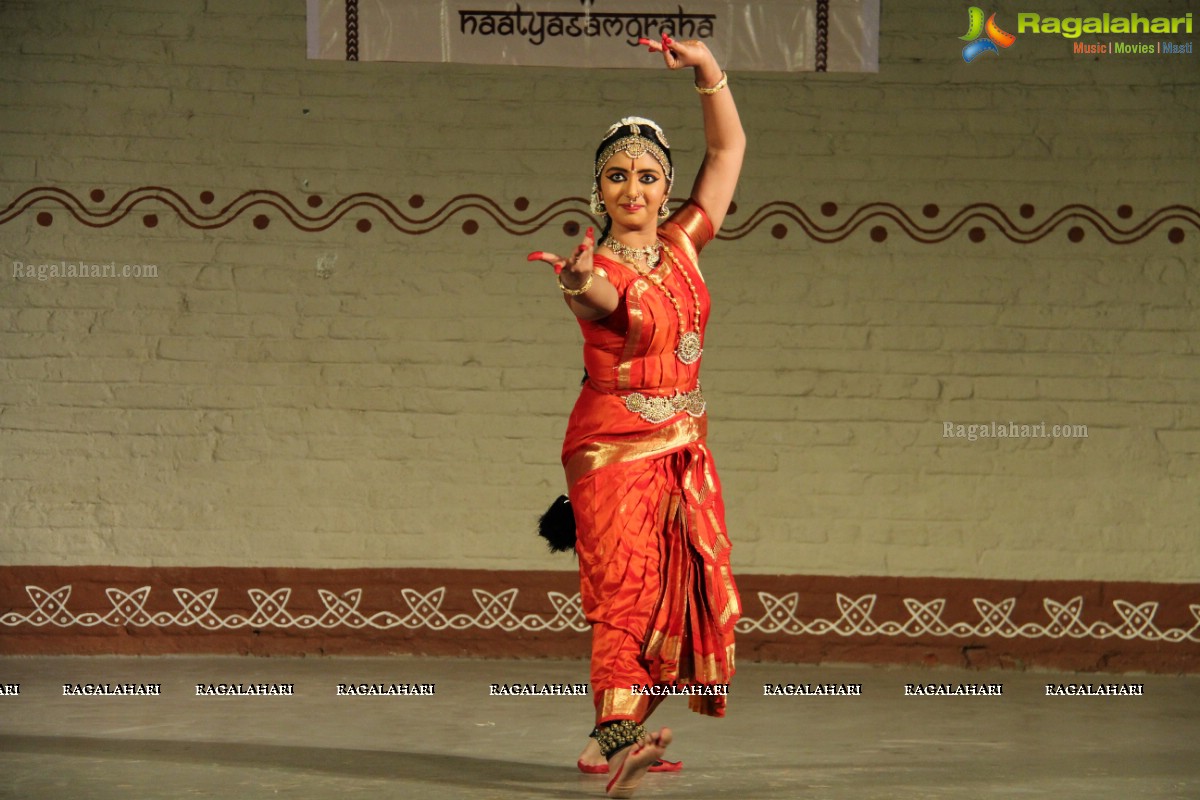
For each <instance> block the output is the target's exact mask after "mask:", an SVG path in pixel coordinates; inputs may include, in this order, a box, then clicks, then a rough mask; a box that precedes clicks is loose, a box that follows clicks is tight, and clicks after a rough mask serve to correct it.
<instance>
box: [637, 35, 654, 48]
mask: <svg viewBox="0 0 1200 800" xmlns="http://www.w3.org/2000/svg"><path fill="white" fill-rule="evenodd" d="M638 44H640V45H643V46H645V47H650V44H651V43H650V40H649V39H647V38H646V37H645V36H639V37H638Z"/></svg>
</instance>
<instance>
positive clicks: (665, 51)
mask: <svg viewBox="0 0 1200 800" xmlns="http://www.w3.org/2000/svg"><path fill="white" fill-rule="evenodd" d="M640 41H641V43H642V44H644V45H645V46H646V47H648V48H649V49H650V50H651V51H652V52H657V53H662V55H663V60H664V62H666V65H667V67H668V68H669V69H682V68H684V67H691V68H692V71H693V73H694V75H695V79H696V81H695V82H696V91H697V92H698V93H699V94H700V107H701V109H702V110H703V112H704V145H705V149H704V162H703V163H702V164H701V165H700V171H699V172H698V173H697V174H696V181H695V183H694V184H692V194H691V198H692V200H694V201H695V202H696V203H697V204H698V205H699V206H700V207H701V208H702V209H704V211H705V213H706V214H708V218H709V220H710V221H711V222H712V225H713V230H714V231H716V230H719V229H720V227H721V223H722V222H724V220H725V214H726V212H728V211H729V203H730V202H731V201H732V200H733V191H734V189H736V188H737V182H738V175H740V174H741V171H742V158H743V157H744V156H745V153H746V134H745V132H744V131H743V130H742V121H741V119H740V118H739V117H738V110H737V104H735V103H734V102H733V92H732V91H731V90H730V89H729V79H728V77H727V76H726V75H725V73H724V72H722V71H721V67H720V66H719V65H718V64H717V60H716V58H715V57H714V56H713V54H712V52H711V51H709V49H708V47H707V46H706V45H705V44H704V42H698V41H688V42H677V41H675V40H674V39H671V38H670V37H667V36H664V37H663V39H662V41H661V42H655V41H651V40H649V39H642V40H640Z"/></svg>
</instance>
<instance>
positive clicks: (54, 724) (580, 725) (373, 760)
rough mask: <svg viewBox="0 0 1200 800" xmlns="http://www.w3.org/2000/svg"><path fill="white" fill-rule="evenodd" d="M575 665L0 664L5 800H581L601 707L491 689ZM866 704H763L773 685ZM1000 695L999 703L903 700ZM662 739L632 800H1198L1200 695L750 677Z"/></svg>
mask: <svg viewBox="0 0 1200 800" xmlns="http://www.w3.org/2000/svg"><path fill="white" fill-rule="evenodd" d="M586 674H587V673H586V664H584V663H583V662H576V661H482V660H457V659H414V658H391V659H382V658H380V659H349V658H308V659H303V658H302V659H283V658H270V659H258V658H237V657H219V658H218V657H211V658H204V657H175V658H142V659H137V658H16V657H4V658H0V684H11V683H20V685H21V688H20V692H21V693H20V696H16V697H13V696H6V697H0V796H3V797H6V798H7V797H11V798H22V799H23V800H37V799H40V798H53V799H54V800H59V799H60V798H63V799H65V798H84V799H85V800H106V799H107V798H121V799H122V800H137V799H139V798H192V797H219V798H264V797H270V798H321V799H322V800H325V799H326V798H340V797H372V798H471V799H475V798H511V797H533V798H542V797H545V798H588V797H600V796H602V795H603V790H604V783H605V780H604V779H603V778H601V777H597V776H585V775H582V774H580V773H579V772H578V771H577V770H576V769H575V766H574V762H575V757H576V755H577V753H578V751H579V750H580V748H581V747H582V745H583V743H584V741H585V738H584V737H585V735H586V733H587V731H588V730H589V729H590V726H591V701H590V698H587V697H523V698H522V697H516V698H508V697H491V696H489V695H488V688H489V685H490V684H492V683H514V682H519V683H539V684H541V683H575V682H579V681H586ZM1097 681H1104V682H1120V683H1141V684H1144V686H1145V696H1142V697H1046V696H1045V685H1046V684H1047V683H1064V682H1097ZM117 682H121V683H125V682H138V683H161V684H162V692H163V693H162V696H160V697H124V698H122V697H107V698H97V697H64V696H63V684H65V683H72V684H76V683H117ZM214 682H225V683H258V682H273V683H293V684H295V687H296V695H295V696H294V697H238V698H234V697H219V698H210V697H197V696H196V688H195V685H196V684H197V683H214ZM349 682H354V683H360V682H368V683H435V684H436V690H435V691H436V694H435V695H434V696H432V697H392V698H387V697H338V696H336V686H337V684H338V683H349ZM818 682H819V683H831V682H836V683H852V684H861V685H862V687H863V689H862V692H863V694H862V696H861V697H765V696H763V684H764V683H818ZM910 682H920V683H923V684H928V683H930V682H936V683H939V684H945V683H949V684H958V683H972V684H977V683H1002V684H1003V686H1004V694H1003V696H1002V697H961V696H960V697H936V696H934V697H911V696H910V697H906V696H905V695H904V685H905V684H906V683H910ZM654 722H655V725H658V724H666V725H669V726H671V727H672V728H673V729H674V731H675V735H676V743H675V745H673V746H672V748H671V751H670V757H673V758H676V759H683V761H684V763H685V767H684V771H683V772H682V773H679V774H675V775H650V776H648V777H647V779H646V780H645V781H644V782H643V784H642V788H641V790H640V791H639V795H638V796H639V797H653V798H688V800H696V799H697V798H738V799H740V798H806V799H811V800H841V799H842V798H853V799H854V800H871V799H872V798H881V799H883V798H886V799H887V800H905V799H906V798H914V799H915V798H920V800H931V799H932V798H955V800H960V799H961V798H1004V799H1005V800H1013V798H1029V797H1037V798H1055V799H1056V800H1064V799H1066V798H1113V800H1117V799H1118V798H1119V800H1131V799H1139V800H1140V799H1141V798H1188V800H1194V799H1195V798H1200V744H1197V742H1198V741H1200V678H1195V677H1192V678H1180V677H1160V676H1129V675H1126V676H1094V675H1093V676H1078V675H1064V674H1058V673H1013V672H982V673H981V672H959V671H950V670H920V669H882V668H869V667H822V668H814V667H800V666H791V665H782V664H765V665H764V664H745V665H742V666H741V667H740V670H739V673H738V677H737V680H736V682H735V684H734V687H733V691H732V693H731V697H730V711H729V715H728V717H727V718H725V719H724V720H712V719H705V718H701V717H699V716H697V715H695V714H691V713H689V712H688V711H687V710H686V703H685V702H683V700H682V699H674V700H671V701H668V702H667V703H666V704H664V707H663V708H662V709H661V710H660V712H659V714H657V715H656V716H655V720H654Z"/></svg>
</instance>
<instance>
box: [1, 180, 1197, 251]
mask: <svg viewBox="0 0 1200 800" xmlns="http://www.w3.org/2000/svg"><path fill="white" fill-rule="evenodd" d="M108 196H109V193H108V192H106V191H105V190H103V189H92V190H91V191H90V192H88V194H87V197H86V198H81V197H79V196H77V195H76V194H74V193H73V192H71V191H69V190H67V189H62V188H59V187H55V186H37V187H34V188H32V189H28V190H26V191H24V192H22V193H21V194H20V195H18V196H17V197H16V198H15V199H14V200H12V201H11V202H10V203H9V204H8V205H7V206H5V207H4V208H3V209H0V225H6V224H9V223H13V222H14V221H16V220H17V219H19V218H20V217H21V216H22V215H24V214H25V213H27V212H30V213H34V221H35V223H36V224H37V225H39V226H41V227H50V226H52V225H54V224H55V222H56V221H57V219H56V214H58V213H60V212H61V213H62V214H65V215H66V217H68V218H70V219H73V220H74V221H76V222H78V223H80V224H83V225H86V226H88V227H90V228H109V227H112V226H114V225H117V224H119V223H122V222H125V221H126V220H129V219H130V218H134V219H138V218H140V221H141V223H142V225H143V226H145V227H147V228H154V227H157V225H158V224H159V215H160V214H162V213H164V212H165V213H169V214H171V215H173V216H174V217H175V218H177V219H178V220H179V221H180V222H181V223H183V224H184V225H187V226H189V227H191V228H194V229H196V230H205V231H207V230H219V229H222V228H226V227H229V226H231V225H233V224H234V223H236V222H238V221H239V220H241V219H242V218H243V217H245V218H247V219H248V221H249V222H250V224H251V225H252V226H253V227H254V228H255V229H258V230H266V229H267V228H269V227H270V226H271V225H272V224H274V223H276V222H281V223H282V224H285V225H288V226H290V227H291V228H292V229H294V230H298V231H302V232H305V233H320V232H323V231H326V230H329V229H330V228H332V227H333V226H334V225H337V224H339V223H344V224H353V225H354V227H355V229H356V230H358V231H359V232H361V233H367V232H369V231H371V230H373V229H374V228H375V226H376V224H382V225H383V226H384V227H385V228H390V229H392V230H394V231H396V232H398V233H402V234H405V235H409V236H419V235H423V234H427V233H432V232H434V231H437V230H439V229H441V228H443V227H446V226H451V225H454V224H458V225H459V226H460V228H461V231H462V232H463V233H464V234H466V235H468V236H471V235H474V234H475V233H478V232H479V230H480V226H481V221H488V222H490V223H491V224H494V225H496V226H497V227H499V228H500V229H501V230H503V231H504V232H505V233H508V234H511V235H513V236H528V235H531V234H534V233H537V232H538V231H541V230H542V229H543V228H545V227H546V226H548V225H551V224H556V223H557V224H561V225H562V229H563V232H564V233H566V234H567V235H569V236H574V235H576V234H578V233H579V231H580V230H581V228H582V226H584V225H592V224H595V220H594V218H593V217H592V216H591V215H590V214H589V213H588V210H587V200H586V199H585V198H582V197H564V198H560V199H558V200H554V201H551V202H550V203H548V204H546V205H545V206H544V207H543V208H542V209H541V210H536V211H532V210H531V204H530V201H529V199H528V198H525V197H517V198H514V199H513V200H512V201H510V202H501V201H500V200H497V199H495V198H492V197H489V196H487V195H484V194H460V195H456V196H454V197H451V198H450V199H448V200H446V201H445V202H443V203H442V204H441V205H440V206H438V207H436V208H434V209H433V210H432V211H430V212H428V213H425V212H424V211H423V209H424V208H425V206H426V204H427V201H426V198H425V197H424V196H422V195H420V194H413V195H411V196H409V197H408V199H407V200H406V201H404V202H402V203H398V202H396V201H393V200H390V199H388V198H386V197H384V196H382V195H379V194H375V193H372V192H358V193H355V194H350V195H346V196H345V197H341V198H337V199H327V198H325V197H323V196H321V195H319V194H309V195H306V196H305V197H304V200H303V202H301V203H296V202H293V201H292V200H291V199H290V198H288V197H287V196H285V195H283V194H282V193H280V192H277V191H274V190H269V189H252V190H248V191H245V192H242V193H241V194H239V195H237V196H236V197H234V198H233V199H232V200H229V201H228V202H225V203H224V204H223V205H218V204H217V201H216V195H215V193H213V192H211V191H202V192H200V193H199V196H198V197H197V198H195V200H194V201H193V200H190V199H188V197H187V196H185V195H184V194H182V193H180V192H178V191H176V190H174V189H170V188H167V187H164V186H141V187H138V188H136V189H130V190H128V191H126V192H124V193H123V194H121V195H119V196H118V197H117V198H116V199H115V200H113V201H111V202H107V201H108ZM1133 217H1134V209H1133V207H1132V206H1131V205H1129V204H1123V205H1120V206H1118V207H1117V208H1116V211H1115V218H1110V217H1109V216H1108V215H1107V214H1106V213H1105V212H1103V211H1100V210H1099V209H1097V208H1094V207H1092V206H1089V205H1084V204H1081V203H1071V204H1068V205H1065V206H1062V207H1060V208H1056V209H1053V210H1051V211H1049V212H1048V213H1042V214H1040V215H1039V213H1038V211H1037V209H1036V208H1035V206H1033V205H1032V204H1030V203H1025V204H1022V205H1021V206H1019V207H1018V208H1017V209H1016V211H1015V212H1012V213H1010V212H1009V211H1006V210H1004V209H1002V208H1000V207H999V206H997V205H995V204H994V203H972V204H970V205H967V206H963V207H961V208H958V209H957V210H956V211H953V212H943V210H942V208H941V207H940V206H939V205H937V204H935V203H928V204H926V205H924V206H922V207H921V209H920V211H919V212H918V213H912V212H910V211H906V210H905V209H904V208H902V207H900V206H898V205H896V204H895V203H887V202H873V203H865V204H863V205H860V206H858V207H853V208H842V207H840V206H839V205H838V204H837V203H833V202H825V203H821V204H820V205H819V206H818V207H817V208H816V209H815V210H812V211H809V210H806V209H805V207H804V206H801V205H798V204H796V203H792V202H788V201H783V200H775V201H771V202H768V203H764V204H762V205H760V206H759V207H758V208H756V209H754V210H752V211H749V212H748V213H745V214H742V213H741V209H739V208H738V207H737V205H736V204H734V205H732V206H731V207H730V215H729V217H727V221H726V224H725V227H723V228H722V229H721V231H720V232H719V233H718V238H720V239H743V238H745V237H747V236H750V235H751V234H754V233H756V232H760V231H761V232H765V233H768V234H769V235H771V236H772V237H774V238H776V239H784V238H787V237H788V236H790V235H792V234H793V233H797V234H799V235H801V236H804V237H806V238H808V239H809V240H811V241H813V242H816V243H819V244H837V243H839V242H843V241H845V240H847V239H849V238H850V237H851V236H855V235H857V234H865V235H867V236H869V238H870V239H871V240H872V241H874V242H877V243H882V242H885V241H887V240H888V239H889V238H890V237H891V236H892V235H893V234H897V235H900V236H903V237H906V238H907V239H909V240H911V241H913V242H917V243H920V244H930V245H933V244H941V243H944V242H947V241H950V240H952V239H957V238H958V237H961V236H964V235H965V236H966V237H967V239H969V240H970V241H972V242H975V243H979V242H983V241H985V240H987V239H988V237H989V236H991V235H992V234H998V235H999V236H1001V237H1003V238H1004V239H1006V240H1008V241H1009V242H1012V243H1014V244H1033V243H1035V242H1040V241H1043V240H1045V239H1047V238H1049V237H1051V236H1052V235H1057V234H1059V233H1063V234H1065V236H1066V238H1067V239H1068V240H1069V241H1071V242H1075V243H1078V242H1081V241H1083V240H1084V239H1086V238H1087V237H1088V235H1089V232H1090V233H1092V234H1096V235H1099V236H1100V238H1102V239H1103V240H1104V241H1106V242H1108V243H1109V244H1114V245H1126V244H1134V243H1136V242H1140V241H1142V240H1144V239H1146V238H1147V237H1149V236H1151V235H1152V234H1157V235H1160V236H1163V238H1165V239H1166V240H1167V241H1168V242H1170V243H1171V244H1180V243H1182V242H1183V241H1184V240H1185V239H1186V238H1187V233H1188V230H1189V229H1190V230H1195V231H1200V211H1198V210H1197V209H1196V208H1194V207H1192V206H1186V205H1179V204H1175V205H1167V206H1163V207H1161V208H1157V209H1154V210H1151V211H1149V212H1147V213H1146V214H1145V215H1144V216H1142V217H1141V219H1140V220H1135V219H1134V218H1133Z"/></svg>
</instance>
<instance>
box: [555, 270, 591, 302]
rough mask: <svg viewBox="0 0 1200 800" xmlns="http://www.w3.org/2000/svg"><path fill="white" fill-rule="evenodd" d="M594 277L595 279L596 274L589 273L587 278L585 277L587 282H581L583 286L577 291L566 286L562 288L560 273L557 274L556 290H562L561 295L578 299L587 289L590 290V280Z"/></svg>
mask: <svg viewBox="0 0 1200 800" xmlns="http://www.w3.org/2000/svg"><path fill="white" fill-rule="evenodd" d="M594 277H596V273H595V272H589V273H588V276H587V280H586V281H584V282H583V286H580V287H579V288H578V289H568V288H567V287H566V286H563V282H562V273H559V275H558V288H560V289H562V293H563V294H565V295H567V296H568V297H578V296H579V295H581V294H583V293H584V292H586V291H587V290H588V289H590V288H592V278H594Z"/></svg>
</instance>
